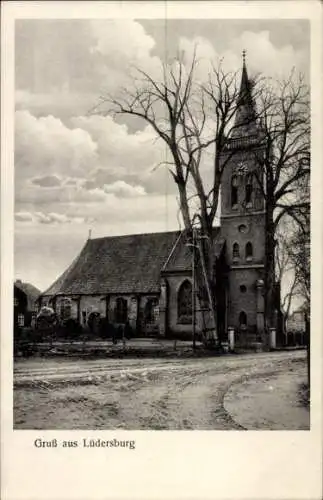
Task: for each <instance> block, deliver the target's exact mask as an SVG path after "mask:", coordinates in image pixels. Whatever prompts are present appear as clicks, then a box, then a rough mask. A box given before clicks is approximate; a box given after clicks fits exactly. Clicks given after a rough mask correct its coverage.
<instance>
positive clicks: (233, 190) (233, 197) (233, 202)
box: [231, 175, 238, 208]
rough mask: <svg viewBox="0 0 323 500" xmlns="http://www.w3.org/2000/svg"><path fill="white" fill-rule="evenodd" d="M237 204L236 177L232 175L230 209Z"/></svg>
mask: <svg viewBox="0 0 323 500" xmlns="http://www.w3.org/2000/svg"><path fill="white" fill-rule="evenodd" d="M237 204H238V177H237V176H236V175H233V176H232V178H231V207H232V208H233V207H235V206H236V205H237Z"/></svg>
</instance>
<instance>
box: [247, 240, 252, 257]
mask: <svg viewBox="0 0 323 500" xmlns="http://www.w3.org/2000/svg"><path fill="white" fill-rule="evenodd" d="M252 257H253V249H252V243H251V242H250V241H248V243H247V244H246V259H247V260H251V259H252Z"/></svg>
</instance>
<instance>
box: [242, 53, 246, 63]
mask: <svg viewBox="0 0 323 500" xmlns="http://www.w3.org/2000/svg"><path fill="white" fill-rule="evenodd" d="M246 53H247V52H246V49H243V51H242V61H243V65H245V64H246Z"/></svg>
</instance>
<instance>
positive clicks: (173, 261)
mask: <svg viewBox="0 0 323 500" xmlns="http://www.w3.org/2000/svg"><path fill="white" fill-rule="evenodd" d="M214 237H215V241H214V251H215V256H216V257H219V256H220V253H221V251H222V248H223V245H224V241H225V240H224V239H221V238H220V227H214ZM191 267H192V250H191V248H190V246H189V245H187V240H186V236H185V233H181V235H180V239H179V241H178V244H177V245H176V247H175V248H174V251H173V252H172V254H171V255H170V256H169V259H168V261H167V262H166V265H165V266H164V268H163V272H174V271H186V270H191Z"/></svg>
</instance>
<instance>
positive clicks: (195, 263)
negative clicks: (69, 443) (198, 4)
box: [12, 16, 311, 446]
mask: <svg viewBox="0 0 323 500" xmlns="http://www.w3.org/2000/svg"><path fill="white" fill-rule="evenodd" d="M14 30H15V33H14V36H15V52H14V56H15V118H14V129H15V132H14V133H15V138H14V198H15V201H14V220H15V222H14V277H13V282H12V291H13V310H12V316H13V358H14V361H13V427H14V429H15V430H19V429H20V430H22V429H24V430H26V429H28V430H63V429H65V430H82V429H84V430H92V431H93V430H223V431H227V430H310V381H311V380H310V359H311V357H310V338H311V322H310V317H311V315H310V313H311V307H310V303H311V301H310V281H311V280H310V240H311V238H310V211H311V210H310V206H311V205H310V203H311V200H310V173H311V120H310V118H311V112H310V106H311V102H310V91H311V79H310V69H311V68H310V23H309V21H308V20H306V19H216V18H215V19H210V18H207V17H206V18H205V19H185V16H183V19H177V18H176V19H169V18H156V19H140V18H138V19H137V18H127V19H126V18H122V19H117V18H116V19H113V18H107V19H102V18H100V19H63V18H59V19H16V21H15V27H14ZM129 443H131V441H126V442H125V441H121V442H120V443H119V444H120V446H129ZM84 446H92V445H91V440H89V441H88V442H87V443H84ZM93 446H94V445H93Z"/></svg>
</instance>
